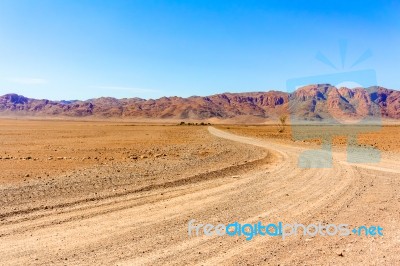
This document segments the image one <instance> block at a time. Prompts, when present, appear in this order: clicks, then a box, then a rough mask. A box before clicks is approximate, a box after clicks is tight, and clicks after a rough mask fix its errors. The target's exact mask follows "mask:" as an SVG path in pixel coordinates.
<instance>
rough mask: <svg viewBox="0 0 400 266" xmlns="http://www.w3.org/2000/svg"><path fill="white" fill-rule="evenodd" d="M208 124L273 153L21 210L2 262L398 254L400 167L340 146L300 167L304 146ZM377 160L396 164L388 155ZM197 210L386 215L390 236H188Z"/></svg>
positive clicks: (276, 217) (345, 218)
mask: <svg viewBox="0 0 400 266" xmlns="http://www.w3.org/2000/svg"><path fill="white" fill-rule="evenodd" d="M208 131H209V132H210V133H211V134H213V135H215V136H216V137H219V138H225V139H229V140H232V145H236V144H235V142H240V143H245V144H249V145H254V146H258V147H263V148H266V149H268V150H269V151H270V160H269V161H268V163H265V164H262V165H256V166H255V167H254V169H250V170H248V171H247V172H245V173H242V174H240V175H239V176H231V175H224V173H223V172H221V176H220V177H218V178H215V179H212V180H205V181H203V182H196V183H188V184H182V185H180V186H176V187H166V188H162V187H161V188H156V189H152V190H149V191H142V192H135V193H131V194H127V195H121V196H120V197H116V198H110V199H104V200H101V201H93V202H84V203H80V204H77V205H74V206H66V207H65V208H62V209H54V210H45V211H39V213H35V215H31V214H21V215H19V216H18V217H15V218H13V219H14V220H13V219H10V220H8V221H7V223H4V224H3V225H2V226H1V228H0V234H1V238H0V240H1V241H0V252H1V254H0V255H1V257H2V261H3V262H4V263H3V264H10V265H21V264H38V265H39V264H59V265H63V264H107V265H109V264H114V265H166V264H172V265H183V264H189V265H233V264H236V265H237V264H239V265H248V264H250V265H262V264H265V265H267V264H274V265H276V264H281V265H289V264H290V265H296V264H299V265H300V264H309V265H314V264H315V265H321V264H349V263H352V264H360V265H365V264H371V263H375V264H379V263H383V264H389V263H392V264H393V263H394V264H396V262H397V261H398V259H399V255H398V254H399V253H395V252H393V253H391V254H386V253H387V250H395V249H396V248H398V247H399V243H400V241H399V240H398V239H396V234H397V235H398V233H399V232H398V229H397V227H396V226H397V225H398V222H399V221H400V217H399V214H398V213H400V212H399V207H398V204H397V205H396V203H398V202H399V198H398V195H399V194H398V189H399V187H400V185H399V183H398V181H397V180H398V179H397V180H396V179H395V177H396V176H397V172H396V171H397V168H393V169H392V170H393V171H394V172H384V171H383V172H382V171H381V170H382V169H380V168H379V167H381V166H379V167H378V166H374V167H378V168H377V169H366V168H360V167H359V166H354V165H350V164H347V163H344V161H343V160H342V159H341V158H342V157H341V156H343V155H342V154H338V156H336V155H335V156H334V162H333V167H332V168H321V169H317V168H312V169H305V168H299V167H298V163H297V160H298V155H299V153H300V152H302V151H304V150H305V148H302V147H295V146H291V145H283V144H278V143H274V142H272V141H271V142H266V141H261V140H257V139H253V138H248V137H243V136H237V135H234V134H231V133H228V132H224V131H222V130H219V129H216V128H214V127H209V128H208ZM381 168H383V170H387V169H389V170H390V168H388V166H387V165H384V166H382V167H381ZM379 193H381V194H379ZM378 195H379V196H378ZM366 203H368V204H369V205H368V206H367V207H368V208H366V207H365V204H366ZM380 209H383V211H380ZM191 219H195V220H196V221H197V222H198V223H203V224H205V223H211V224H215V225H216V224H218V223H224V224H227V223H231V222H234V221H238V222H242V223H244V222H246V223H256V222H258V221H263V222H268V221H270V222H277V221H282V222H295V221H297V222H301V223H303V224H307V223H316V222H323V223H328V222H329V223H348V224H355V225H356V224H360V223H381V224H382V225H383V226H386V229H385V230H386V231H387V232H388V235H389V236H388V237H387V238H385V239H384V241H381V240H376V241H375V240H373V239H372V240H371V238H359V239H356V238H354V237H349V238H347V239H343V238H339V237H332V238H323V237H319V238H318V237H315V238H306V237H303V236H293V237H291V238H289V239H287V240H282V239H280V238H268V237H255V238H254V239H253V240H251V241H246V240H245V239H244V238H243V237H227V236H221V237H220V236H215V235H214V236H204V235H200V236H192V237H189V236H188V232H187V228H188V227H187V225H188V221H189V220H191ZM396 230H397V231H396ZM381 242H382V243H381ZM367 250H368V251H369V252H368V253H367V254H366V252H365V251H367ZM394 264H393V265H394Z"/></svg>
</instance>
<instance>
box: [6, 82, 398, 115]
mask: <svg viewBox="0 0 400 266" xmlns="http://www.w3.org/2000/svg"><path fill="white" fill-rule="evenodd" d="M288 112H290V114H291V115H292V116H293V117H296V118H298V119H305V120H324V119H330V118H332V117H334V118H337V117H351V118H357V117H365V116H371V117H373V116H381V117H382V118H388V119H400V91H396V90H390V89H386V88H383V87H370V88H356V89H348V88H339V89H338V88H336V87H334V86H331V85H329V84H317V85H309V86H305V87H301V88H299V89H298V90H296V91H295V92H293V93H285V92H281V91H269V92H249V93H223V94H216V95H211V96H206V97H200V96H192V97H189V98H181V97H162V98H159V99H156V100H153V99H150V100H144V99H140V98H129V99H126V98H125V99H115V98H111V97H102V98H97V99H90V100H86V101H77V100H74V101H50V100H46V99H43V100H38V99H31V98H26V97H24V96H21V95H17V94H6V95H3V96H0V115H26V116H46V117H49V116H50V117H52V116H54V117H58V116H61V117H86V118H90V117H93V118H130V119H138V118H139V119H142V118H143V119H148V118H150V119H167V118H168V119H180V120H185V119H186V120H204V119H236V118H240V117H242V118H249V119H250V118H252V117H253V118H257V119H259V120H260V119H266V120H268V119H276V118H277V117H279V116H280V115H282V114H288Z"/></svg>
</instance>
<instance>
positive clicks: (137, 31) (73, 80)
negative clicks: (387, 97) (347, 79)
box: [0, 0, 400, 100]
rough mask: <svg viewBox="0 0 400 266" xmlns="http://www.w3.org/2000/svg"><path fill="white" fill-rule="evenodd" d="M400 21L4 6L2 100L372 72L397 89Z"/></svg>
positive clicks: (345, 5)
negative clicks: (12, 96) (319, 57)
mask: <svg viewBox="0 0 400 266" xmlns="http://www.w3.org/2000/svg"><path fill="white" fill-rule="evenodd" d="M349 2H350V3H349ZM399 14H400V5H399V4H398V3H396V2H395V1H368V0H366V1H312V0H310V1H252V0H248V1H244V0H243V1H236V0H229V1H223V0H212V1H206V0H204V1H202V0H188V1H172V0H171V1H152V0H136V1H126V0H120V1H118V0H109V1H100V0H98V1H90V0H79V1H75V0H1V1H0V94H5V93H10V92H14V93H19V94H23V95H25V96H28V97H35V98H48V99H54V100H60V99H89V98H94V97H100V96H112V97H116V98H123V97H141V98H158V97H162V96H174V95H177V96H184V97H187V96H191V95H209V94H215V93H222V92H243V91H265V90H272V89H274V90H285V86H286V81H287V80H288V79H292V78H298V77H300V78H301V77H307V76H313V75H322V74H334V73H337V72H343V71H354V70H363V69H373V70H374V71H375V72H376V75H377V83H379V85H382V86H386V87H389V88H392V89H399V88H400V79H399V78H398V77H399V75H398V72H399V69H400V20H399ZM343 40H345V41H346V42H347V53H346V56H345V57H344V59H345V61H344V67H342V61H341V53H340V43H343ZM365 51H369V52H370V53H371V55H372V56H371V57H369V58H368V59H367V60H365V61H363V62H361V63H360V64H358V65H356V66H354V67H352V68H350V66H351V65H352V64H353V63H354V62H355V61H356V60H357V59H358V58H359V57H360V56H361V55H362V54H363V53H364V52H365ZM318 53H320V54H323V55H324V56H325V57H326V58H327V59H329V60H330V61H331V62H332V63H333V64H334V65H336V66H337V69H334V68H332V67H331V66H329V65H327V64H324V63H323V62H321V61H319V60H317V59H316V55H317V54H318ZM371 85H374V84H371Z"/></svg>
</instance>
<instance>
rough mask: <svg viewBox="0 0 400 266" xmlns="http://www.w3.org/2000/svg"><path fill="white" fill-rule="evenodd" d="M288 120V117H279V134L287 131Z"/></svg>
mask: <svg viewBox="0 0 400 266" xmlns="http://www.w3.org/2000/svg"><path fill="white" fill-rule="evenodd" d="M286 120H287V115H281V116H280V117H279V125H278V131H279V133H282V132H284V131H285V126H286Z"/></svg>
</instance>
